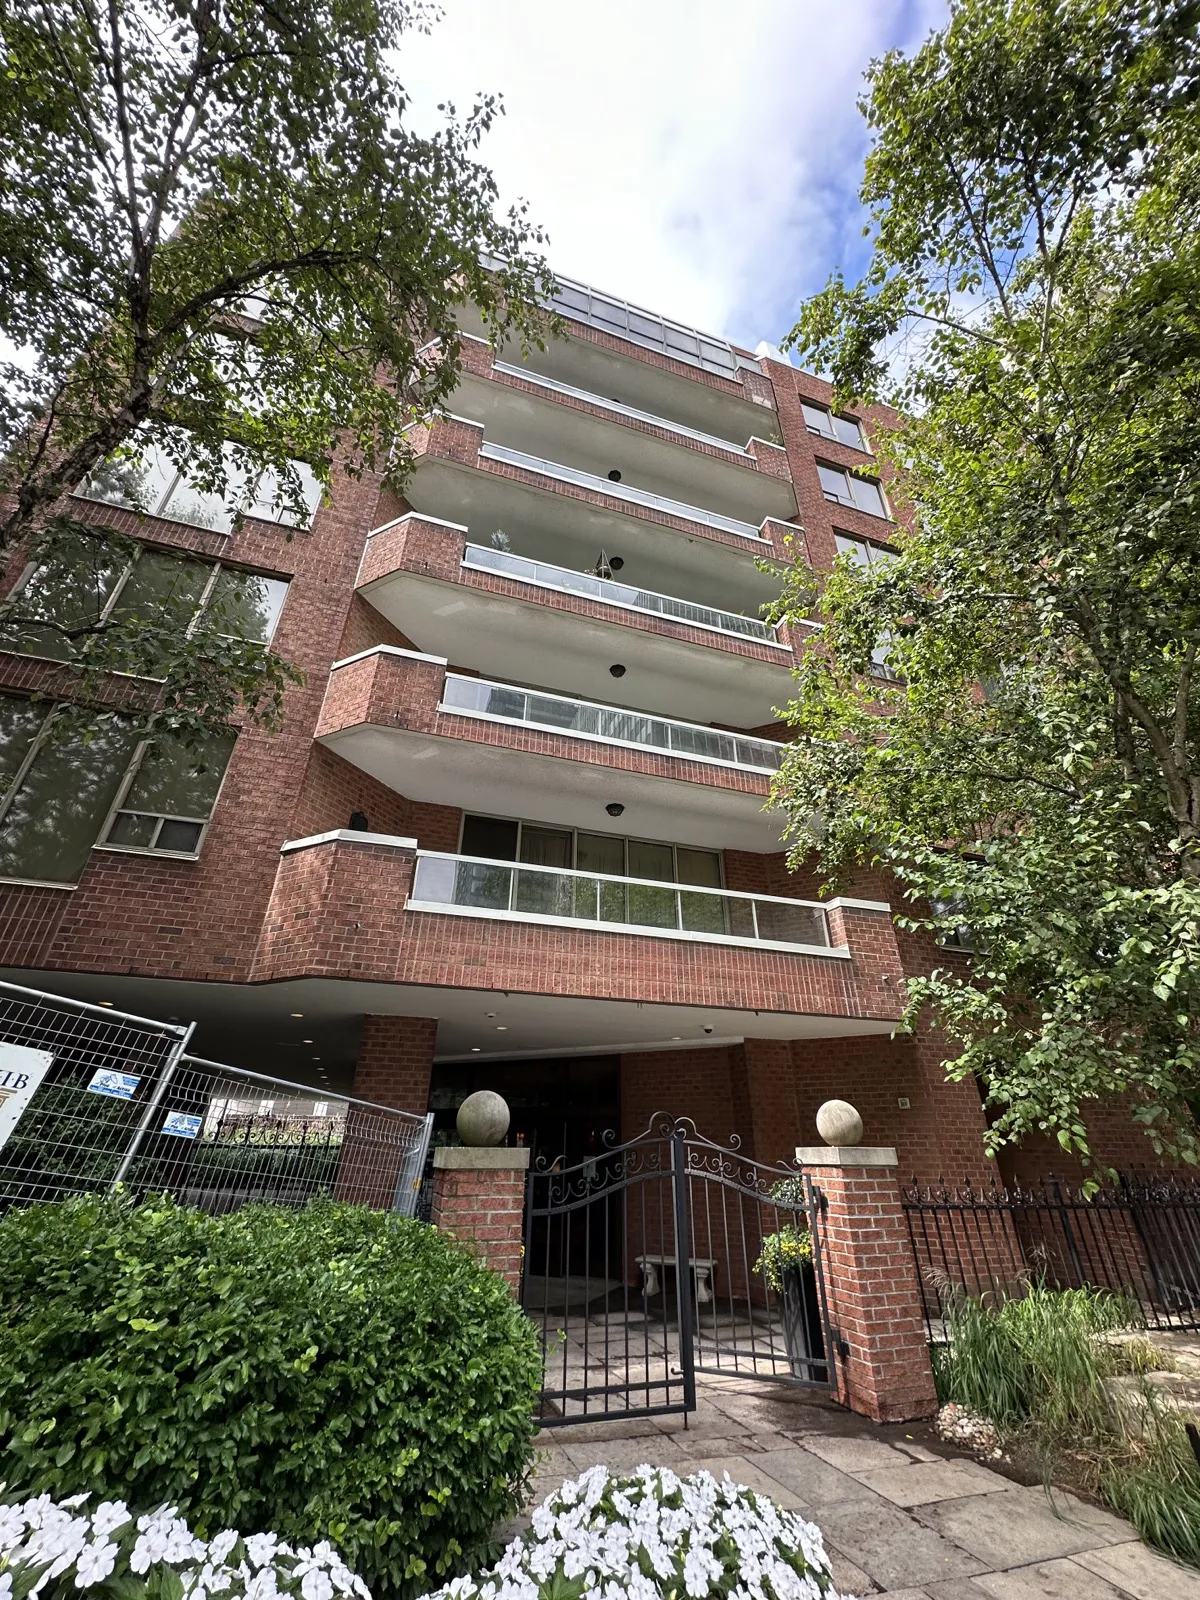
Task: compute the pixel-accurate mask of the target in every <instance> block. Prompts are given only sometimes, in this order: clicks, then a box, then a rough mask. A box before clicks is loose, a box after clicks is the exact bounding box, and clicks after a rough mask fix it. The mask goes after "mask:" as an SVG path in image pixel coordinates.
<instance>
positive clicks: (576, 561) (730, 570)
mask: <svg viewBox="0 0 1200 1600" xmlns="http://www.w3.org/2000/svg"><path fill="white" fill-rule="evenodd" d="M411 437H412V440H413V443H414V446H415V450H416V459H415V463H414V469H413V472H412V474H411V476H410V479H409V482H408V484H407V486H406V489H405V494H406V496H407V499H408V502H409V505H410V506H411V507H412V508H413V510H414V511H418V512H420V513H422V514H423V515H425V516H427V517H431V518H434V519H436V520H439V521H443V522H451V523H456V524H458V525H460V526H462V527H464V528H466V529H467V531H468V535H469V537H470V539H471V542H472V543H473V544H490V543H492V542H493V539H494V536H495V534H496V533H497V532H498V531H500V532H503V533H504V534H505V536H506V537H507V538H508V540H509V541H510V542H511V544H512V545H513V546H514V547H515V548H516V549H518V550H519V552H520V553H521V554H522V555H525V556H529V557H530V558H531V559H534V560H538V561H548V562H550V563H552V564H553V565H555V566H560V567H568V568H571V567H573V568H575V569H576V570H580V571H582V570H585V569H587V568H589V567H594V566H596V565H597V563H598V561H599V559H600V557H601V555H602V554H604V555H605V556H607V557H608V558H610V559H612V560H614V561H615V563H616V568H615V569H614V570H621V579H622V582H625V583H631V584H634V585H636V586H637V587H638V588H641V589H646V590H650V591H652V592H654V593H656V594H665V595H679V596H681V597H684V598H687V599H689V600H692V601H695V602H696V603H697V604H700V605H708V606H713V607H719V608H720V609H723V610H729V611H744V612H746V613H747V614H748V615H751V616H756V615H757V614H758V611H759V608H760V606H761V605H762V604H763V602H764V601H769V600H771V599H773V598H774V595H775V594H776V592H777V590H778V583H777V582H776V581H775V580H774V579H773V578H772V577H771V575H770V574H769V573H768V572H763V571H762V570H760V568H759V567H758V566H757V565H756V562H757V561H758V560H760V559H762V558H763V557H767V558H768V559H769V558H772V557H774V556H776V555H778V554H781V553H782V549H783V546H782V540H783V538H784V536H785V535H786V533H787V531H788V524H786V523H782V522H780V521H778V520H776V519H764V520H763V521H762V522H761V524H755V523H753V522H751V521H750V520H749V519H748V518H744V517H732V516H726V515H725V514H724V513H722V512H719V511H714V510H712V509H710V508H709V507H707V506H704V505H696V504H690V503H688V502H685V501H683V500H680V499H677V498H672V497H671V496H668V495H662V494H658V493H656V492H655V491H653V490H651V489H646V488H643V487H642V486H641V485H640V484H638V483H637V482H632V483H630V482H626V481H624V479H622V481H621V482H619V483H617V482H614V481H611V480H610V479H609V478H607V477H601V476H600V475H599V474H597V473H594V472H588V471H584V470H582V469H581V468H576V467H573V466H571V465H570V464H568V463H566V462H560V461H551V460H547V459H546V458H545V457H541V456H535V455H531V454H530V453H529V452H527V451H523V450H514V449H511V448H510V447H508V446H506V445H498V444H492V443H490V442H489V441H488V440H487V439H486V437H485V435H484V430H483V427H482V426H481V424H479V423H474V422H470V421H468V420H466V419H464V418H460V417H443V418H440V419H438V420H437V421H435V422H434V423H433V424H432V425H430V426H429V427H428V428H422V429H419V430H414V432H413V434H412V436H411ZM774 481H778V480H774Z"/></svg>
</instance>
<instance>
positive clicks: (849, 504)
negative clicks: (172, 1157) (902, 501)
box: [817, 461, 892, 522]
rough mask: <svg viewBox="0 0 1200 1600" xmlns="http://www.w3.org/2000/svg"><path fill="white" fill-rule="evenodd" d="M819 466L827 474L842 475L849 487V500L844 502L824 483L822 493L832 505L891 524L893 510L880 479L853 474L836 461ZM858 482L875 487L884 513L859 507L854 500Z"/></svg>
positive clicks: (820, 462)
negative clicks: (855, 486) (855, 485)
mask: <svg viewBox="0 0 1200 1600" xmlns="http://www.w3.org/2000/svg"><path fill="white" fill-rule="evenodd" d="M817 465H818V467H822V468H824V470H825V471H826V472H836V473H840V475H841V476H842V477H843V478H845V480H846V482H847V484H848V485H849V490H848V494H847V498H846V499H844V500H843V499H842V498H841V497H840V496H839V495H836V494H834V493H833V492H832V490H830V489H827V488H826V487H825V485H824V483H822V484H821V493H822V495H824V497H825V499H826V500H828V501H829V503H830V504H831V505H835V506H845V507H846V508H847V510H849V511H857V512H859V513H860V514H861V515H862V516H864V517H875V518H877V519H878V520H879V521H881V522H890V521H891V520H892V508H891V504H890V502H889V500H888V497H887V491H886V490H885V489H884V487H883V484H882V483H881V482H880V481H879V479H878V478H867V477H864V476H862V475H861V474H859V473H856V472H851V471H850V469H849V468H848V467H842V466H839V465H838V464H837V462H835V461H818V462H817ZM856 481H858V482H862V483H870V484H873V485H874V487H875V488H876V489H877V490H878V491H879V500H880V504H881V505H882V506H883V510H882V511H872V510H870V509H869V508H868V507H867V506H860V505H859V503H858V501H857V500H856V499H855V498H854V484H855V482H856Z"/></svg>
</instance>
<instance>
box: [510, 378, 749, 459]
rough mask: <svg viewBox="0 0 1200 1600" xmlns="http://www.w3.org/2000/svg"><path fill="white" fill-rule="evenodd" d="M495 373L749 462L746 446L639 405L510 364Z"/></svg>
mask: <svg viewBox="0 0 1200 1600" xmlns="http://www.w3.org/2000/svg"><path fill="white" fill-rule="evenodd" d="M492 370H493V371H494V372H506V373H508V375H509V377H512V378H520V379H522V380H523V381H524V382H525V383H536V384H537V385H538V386H539V387H540V388H543V389H551V390H553V391H554V393H555V394H565V395H570V396H571V397H572V398H573V399H575V400H586V401H587V403H588V405H591V406H598V407H600V408H601V409H602V410H604V411H612V412H615V413H616V415H617V416H620V417H632V418H633V419H634V420H635V421H636V422H648V423H649V424H650V425H651V427H654V428H665V429H666V430H667V431H668V432H670V433H679V434H682V435H683V437H684V438H685V439H696V440H698V441H699V443H700V444H710V445H712V446H714V448H715V449H717V450H728V451H730V452H731V453H732V454H733V455H738V456H741V457H742V458H743V459H744V460H745V459H748V458H747V457H746V447H745V445H741V444H734V443H733V441H732V440H731V439H719V438H718V437H717V435H716V434H715V433H701V432H700V430H699V429H698V428H688V427H685V426H684V424H683V423H682V422H672V421H671V420H670V418H669V417H660V416H658V415H656V413H655V412H653V411H639V410H638V408H637V407H636V406H627V405H623V404H622V403H621V401H620V400H609V399H607V398H606V397H605V396H604V395H602V394H592V393H591V391H590V390H588V389H577V388H576V387H575V385H574V384H572V383H560V382H559V380H558V379H557V378H547V377H546V376H545V375H544V374H543V373H541V372H532V371H530V369H529V368H528V367H512V366H509V365H508V363H507V362H504V361H497V362H495V363H494V364H493V368H492Z"/></svg>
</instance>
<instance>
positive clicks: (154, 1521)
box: [0, 1486, 371, 1600]
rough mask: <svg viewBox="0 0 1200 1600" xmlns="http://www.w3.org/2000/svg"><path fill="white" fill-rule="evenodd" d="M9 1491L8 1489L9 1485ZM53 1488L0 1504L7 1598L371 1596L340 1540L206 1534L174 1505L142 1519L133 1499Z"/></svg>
mask: <svg viewBox="0 0 1200 1600" xmlns="http://www.w3.org/2000/svg"><path fill="white" fill-rule="evenodd" d="M0 1491H2V1486H0ZM88 1498H89V1497H88V1496H87V1495H74V1496H72V1498H71V1499H69V1500H63V1501H61V1502H56V1501H54V1500H52V1499H51V1497H50V1496H49V1495H48V1494H42V1495H38V1496H36V1498H34V1499H31V1500H25V1501H23V1502H22V1503H20V1504H17V1505H0V1600H26V1597H29V1596H34V1597H41V1600H67V1597H68V1596H69V1595H75V1596H78V1594H79V1591H80V1590H87V1591H89V1592H90V1593H91V1594H92V1595H93V1596H96V1597H97V1600H99V1597H100V1596H106V1597H111V1600H129V1597H130V1595H131V1594H136V1593H138V1591H139V1590H142V1591H143V1592H144V1593H145V1594H146V1595H148V1596H154V1597H163V1600H216V1597H217V1596H220V1600H243V1597H244V1600H276V1597H278V1596H282V1595H290V1596H293V1597H295V1600H334V1597H335V1596H341V1597H343V1600H371V1591H370V1590H369V1589H368V1588H367V1586H366V1584H365V1583H364V1582H363V1581H362V1579H361V1578H358V1577H355V1575H354V1574H353V1573H352V1572H351V1571H350V1569H349V1567H347V1566H346V1563H345V1562H344V1561H343V1560H342V1558H341V1556H339V1555H338V1553H337V1551H336V1550H335V1549H334V1548H333V1546H332V1545H331V1544H329V1543H327V1542H324V1541H323V1542H321V1543H319V1544H316V1545H313V1546H312V1547H311V1549H310V1548H308V1547H305V1546H300V1547H299V1548H296V1547H293V1546H292V1545H289V1544H286V1543H285V1542H284V1541H283V1540H281V1539H278V1538H277V1537H276V1536H275V1534H273V1533H252V1534H250V1535H249V1536H248V1537H246V1538H243V1537H242V1535H241V1534H239V1533H236V1532H235V1531H234V1530H233V1529H232V1528H229V1529H226V1530H225V1531H224V1532H223V1533H218V1534H215V1535H214V1536H213V1538H211V1539H207V1540H205V1539H198V1538H197V1537H196V1536H195V1534H194V1533H193V1532H192V1531H191V1529H190V1528H189V1527H188V1525H187V1523H186V1522H185V1521H184V1520H183V1518H182V1517H181V1516H179V1514H178V1512H177V1511H176V1510H175V1508H174V1507H173V1506H166V1507H163V1508H162V1509H161V1510H159V1511H153V1512H150V1513H148V1514H146V1515H144V1516H140V1517H135V1516H134V1514H133V1513H132V1512H131V1511H130V1510H129V1508H128V1506H126V1504H125V1502H124V1501H123V1500H102V1501H101V1502H100V1503H99V1505H97V1506H96V1508H95V1509H94V1510H92V1511H89V1510H88V1509H87V1500H88Z"/></svg>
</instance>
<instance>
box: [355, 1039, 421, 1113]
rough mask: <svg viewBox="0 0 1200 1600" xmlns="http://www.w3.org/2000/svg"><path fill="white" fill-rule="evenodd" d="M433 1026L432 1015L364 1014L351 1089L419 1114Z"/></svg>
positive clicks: (386, 1104) (399, 1109)
mask: <svg viewBox="0 0 1200 1600" xmlns="http://www.w3.org/2000/svg"><path fill="white" fill-rule="evenodd" d="M437 1027H438V1025H437V1018H436V1017H364V1018H363V1028H362V1040H361V1042H360V1043H359V1046H358V1060H357V1062H356V1063H355V1067H354V1087H353V1090H352V1091H351V1092H352V1093H353V1094H355V1095H357V1096H358V1098H359V1099H360V1100H374V1102H375V1104H376V1105H380V1106H395V1107H396V1109H397V1111H415V1112H416V1113H417V1114H418V1115H419V1116H422V1117H423V1116H424V1115H425V1113H426V1111H427V1110H428V1109H429V1077H430V1074H431V1072H432V1070H433V1047H434V1045H435V1043H436V1042H437Z"/></svg>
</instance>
